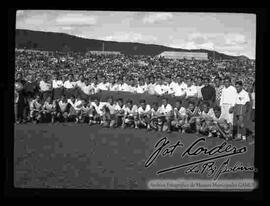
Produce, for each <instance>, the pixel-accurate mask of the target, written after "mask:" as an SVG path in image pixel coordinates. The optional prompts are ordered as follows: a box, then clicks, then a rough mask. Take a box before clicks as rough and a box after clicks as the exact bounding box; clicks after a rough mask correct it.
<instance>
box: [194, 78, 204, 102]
mask: <svg viewBox="0 0 270 206" xmlns="http://www.w3.org/2000/svg"><path fill="white" fill-rule="evenodd" d="M203 87H204V85H203V79H202V77H198V78H197V82H196V88H197V93H198V98H199V99H202V88H203Z"/></svg>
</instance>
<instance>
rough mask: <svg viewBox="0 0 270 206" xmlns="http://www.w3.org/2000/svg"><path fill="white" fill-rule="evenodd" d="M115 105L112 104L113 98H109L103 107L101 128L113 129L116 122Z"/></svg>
mask: <svg viewBox="0 0 270 206" xmlns="http://www.w3.org/2000/svg"><path fill="white" fill-rule="evenodd" d="M115 107H116V104H114V102H113V97H112V96H110V97H109V98H108V100H107V103H106V104H105V105H104V107H103V110H104V114H103V127H111V128H112V127H114V125H115V121H116V116H115V113H116V110H115Z"/></svg>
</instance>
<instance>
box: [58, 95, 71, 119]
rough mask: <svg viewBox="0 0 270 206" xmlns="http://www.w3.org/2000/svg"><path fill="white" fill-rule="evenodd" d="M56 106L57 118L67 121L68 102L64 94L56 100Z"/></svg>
mask: <svg viewBox="0 0 270 206" xmlns="http://www.w3.org/2000/svg"><path fill="white" fill-rule="evenodd" d="M56 106H57V107H56V108H57V109H56V111H57V113H56V118H57V120H58V121H59V122H67V121H68V113H69V107H70V104H69V103H68V102H67V98H66V96H64V95H62V96H61V99H60V101H59V102H58V104H57V105H56Z"/></svg>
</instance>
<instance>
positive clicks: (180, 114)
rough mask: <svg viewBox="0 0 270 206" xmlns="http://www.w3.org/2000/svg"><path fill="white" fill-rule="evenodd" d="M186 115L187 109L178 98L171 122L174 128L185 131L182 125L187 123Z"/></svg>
mask: <svg viewBox="0 0 270 206" xmlns="http://www.w3.org/2000/svg"><path fill="white" fill-rule="evenodd" d="M186 117H187V116H186V109H185V107H183V106H182V101H181V100H177V101H176V102H175V108H174V110H173V120H172V122H171V125H172V128H175V129H176V130H177V131H179V132H183V130H182V126H183V125H184V124H185V119H186Z"/></svg>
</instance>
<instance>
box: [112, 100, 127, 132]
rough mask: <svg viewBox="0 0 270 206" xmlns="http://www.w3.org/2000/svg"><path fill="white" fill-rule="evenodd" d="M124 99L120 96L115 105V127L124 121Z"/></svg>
mask: <svg viewBox="0 0 270 206" xmlns="http://www.w3.org/2000/svg"><path fill="white" fill-rule="evenodd" d="M124 106H125V105H124V103H123V99H122V98H119V99H118V100H117V103H116V105H115V124H114V127H119V126H121V125H122V123H123V117H124V115H125V110H124Z"/></svg>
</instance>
